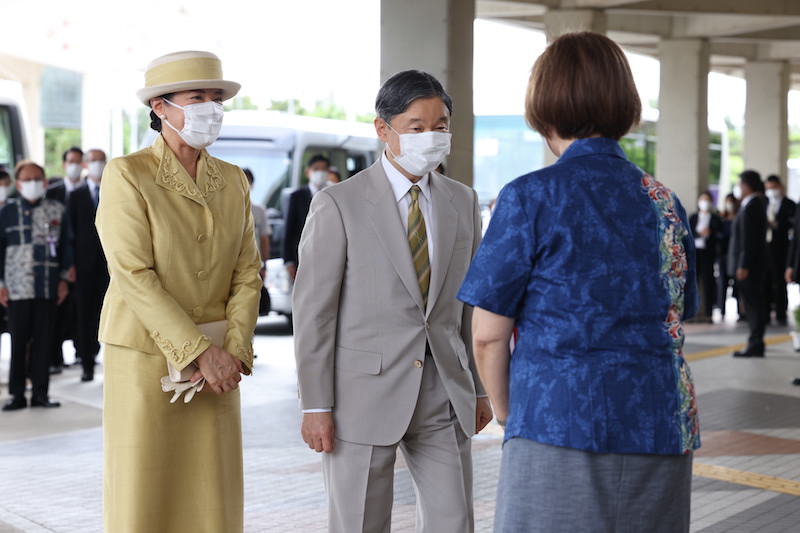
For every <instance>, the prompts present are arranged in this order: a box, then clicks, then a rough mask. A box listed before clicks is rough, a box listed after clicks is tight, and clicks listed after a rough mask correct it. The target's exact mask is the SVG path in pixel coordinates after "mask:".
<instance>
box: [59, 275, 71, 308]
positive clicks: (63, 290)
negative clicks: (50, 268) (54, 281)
mask: <svg viewBox="0 0 800 533" xmlns="http://www.w3.org/2000/svg"><path fill="white" fill-rule="evenodd" d="M68 294H69V285H67V282H66V281H64V280H63V279H62V280H61V281H59V282H58V299H57V300H56V305H61V304H62V303H64V300H66V299H67V295H68Z"/></svg>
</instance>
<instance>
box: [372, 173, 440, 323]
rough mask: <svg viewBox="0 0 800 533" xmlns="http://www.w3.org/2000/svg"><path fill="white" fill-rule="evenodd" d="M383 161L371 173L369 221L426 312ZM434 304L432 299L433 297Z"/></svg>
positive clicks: (398, 272)
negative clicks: (382, 166) (382, 165)
mask: <svg viewBox="0 0 800 533" xmlns="http://www.w3.org/2000/svg"><path fill="white" fill-rule="evenodd" d="M380 165H381V163H380V159H379V160H378V162H377V163H375V164H374V165H373V166H372V167H370V169H369V170H368V171H367V172H369V174H368V175H367V176H365V178H367V187H366V199H367V201H368V202H369V203H370V204H372V206H373V207H372V211H371V212H370V214H369V220H370V223H371V224H372V228H373V229H374V230H375V234H376V235H377V236H378V240H379V241H380V242H381V246H383V249H384V251H385V252H386V255H388V256H389V260H390V261H391V263H392V265H393V266H394V268H395V270H396V271H397V275H398V276H399V277H400V280H401V281H402V282H403V285H405V286H406V289H408V292H409V294H411V297H412V298H413V299H414V302H416V304H417V305H418V306H419V308H420V309H424V305H423V303H422V293H421V292H420V290H419V281H418V280H417V274H416V272H415V271H414V262H413V261H412V260H411V250H410V249H409V246H408V236H407V235H406V234H405V233H404V232H403V222H402V221H401V220H400V213H398V211H397V201H396V200H395V198H394V193H393V192H392V187H391V185H390V184H389V179H388V178H387V177H386V174H385V173H384V172H383V169H382V168H381V166H380ZM429 301H430V298H429Z"/></svg>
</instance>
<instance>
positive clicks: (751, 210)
mask: <svg viewBox="0 0 800 533" xmlns="http://www.w3.org/2000/svg"><path fill="white" fill-rule="evenodd" d="M739 184H740V187H741V189H742V204H741V207H740V209H739V213H738V214H737V215H736V218H735V219H734V220H733V225H732V226H731V242H730V245H729V247H728V274H729V275H730V276H732V277H734V278H735V279H736V292H737V294H738V295H739V297H741V299H742V303H743V304H744V311H745V314H746V315H747V325H748V327H749V328H750V336H749V337H748V339H747V346H746V347H745V349H744V350H740V351H736V352H733V356H734V357H764V346H765V345H764V330H765V329H766V327H767V322H768V321H769V312H768V309H767V304H766V302H765V300H764V292H765V290H764V286H765V284H766V280H767V276H768V275H769V269H770V268H771V267H770V263H771V260H770V256H769V249H768V248H767V214H766V213H767V211H766V202H765V201H764V196H763V193H764V183H763V182H762V181H761V175H760V174H759V173H758V172H756V171H755V170H745V171H744V172H742V173H741V174H739Z"/></svg>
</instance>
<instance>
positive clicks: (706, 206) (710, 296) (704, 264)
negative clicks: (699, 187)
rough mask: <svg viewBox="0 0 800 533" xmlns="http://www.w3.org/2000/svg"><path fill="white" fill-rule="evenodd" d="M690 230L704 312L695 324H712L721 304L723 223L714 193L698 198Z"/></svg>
mask: <svg viewBox="0 0 800 533" xmlns="http://www.w3.org/2000/svg"><path fill="white" fill-rule="evenodd" d="M689 227H690V228H691V229H692V235H694V246H695V249H696V250H697V256H696V257H697V266H696V269H697V270H696V271H697V286H698V289H699V292H700V309H699V311H698V313H697V315H696V316H695V317H694V318H693V319H692V321H698V322H708V323H710V322H711V315H712V310H713V308H714V304H715V303H716V302H717V297H716V296H717V280H716V278H715V276H714V264H715V263H716V261H717V253H718V247H719V240H720V235H721V234H722V219H720V217H719V215H717V214H716V213H715V212H714V202H713V199H712V196H711V193H710V192H708V191H703V192H702V193H700V196H699V197H698V198H697V212H696V213H693V214H692V216H690V217H689Z"/></svg>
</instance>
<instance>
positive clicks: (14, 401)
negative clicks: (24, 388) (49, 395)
mask: <svg viewBox="0 0 800 533" xmlns="http://www.w3.org/2000/svg"><path fill="white" fill-rule="evenodd" d="M26 407H28V400H26V399H25V396H15V397H14V398H11V399H10V400H8V401H7V402H6V404H5V405H4V406H3V411H16V410H17V409H25V408H26Z"/></svg>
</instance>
